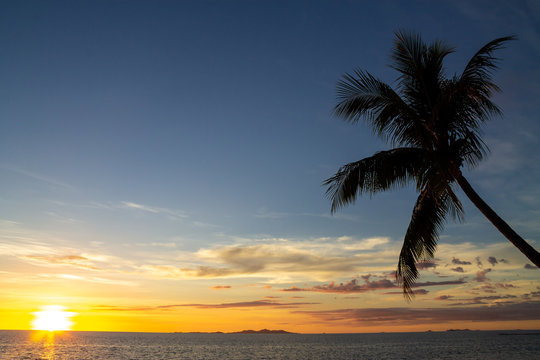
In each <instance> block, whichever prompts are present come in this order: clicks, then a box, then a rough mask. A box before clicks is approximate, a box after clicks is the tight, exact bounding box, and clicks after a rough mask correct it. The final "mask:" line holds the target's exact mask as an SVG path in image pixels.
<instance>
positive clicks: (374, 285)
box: [281, 278, 465, 294]
mask: <svg viewBox="0 0 540 360" xmlns="http://www.w3.org/2000/svg"><path fill="white" fill-rule="evenodd" d="M461 284H465V281H464V280H463V279H459V280H451V281H427V282H420V283H416V284H415V285H413V287H426V286H446V285H461ZM399 287H400V286H399V285H398V284H397V283H396V282H395V281H392V280H388V279H380V280H375V281H370V280H369V278H368V279H365V282H364V283H363V284H361V283H359V282H358V280H357V279H352V280H351V281H348V282H346V283H339V284H336V283H335V282H333V281H332V282H330V283H329V284H323V285H316V286H312V287H307V288H299V287H296V286H292V287H290V288H286V289H282V290H281V291H287V292H295V291H311V292H322V293H342V294H350V293H363V292H366V291H372V290H381V289H395V288H399ZM423 291H425V290H423ZM423 291H419V293H422V292H423Z"/></svg>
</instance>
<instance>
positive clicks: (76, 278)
mask: <svg viewBox="0 0 540 360" xmlns="http://www.w3.org/2000/svg"><path fill="white" fill-rule="evenodd" d="M38 276H39V277H40V278H45V279H47V278H51V279H62V280H72V281H86V282H92V283H98V284H105V285H115V286H118V285H120V286H136V285H137V283H136V282H133V281H127V280H116V279H108V278H103V277H95V276H90V277H89V276H81V275H73V274H38Z"/></svg>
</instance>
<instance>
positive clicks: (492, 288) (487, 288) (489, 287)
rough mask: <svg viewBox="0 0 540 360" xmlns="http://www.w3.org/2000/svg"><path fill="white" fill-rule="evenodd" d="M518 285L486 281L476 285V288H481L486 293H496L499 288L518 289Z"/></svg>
mask: <svg viewBox="0 0 540 360" xmlns="http://www.w3.org/2000/svg"><path fill="white" fill-rule="evenodd" d="M516 288H518V286H516V285H512V284H508V283H486V284H483V285H481V286H478V287H475V288H474V290H480V291H483V292H485V293H495V292H497V290H498V289H516Z"/></svg>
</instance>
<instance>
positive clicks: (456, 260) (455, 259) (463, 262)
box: [452, 258, 471, 265]
mask: <svg viewBox="0 0 540 360" xmlns="http://www.w3.org/2000/svg"><path fill="white" fill-rule="evenodd" d="M452 264H454V265H471V262H470V261H461V260H459V259H458V258H452Z"/></svg>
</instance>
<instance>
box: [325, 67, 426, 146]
mask: <svg viewBox="0 0 540 360" xmlns="http://www.w3.org/2000/svg"><path fill="white" fill-rule="evenodd" d="M337 93H338V104H337V105H336V106H335V108H334V112H335V114H336V115H337V116H339V117H341V118H343V119H344V120H346V121H349V122H352V123H356V122H358V121H359V120H360V119H365V120H366V122H367V123H368V124H369V125H370V126H371V128H372V130H373V132H374V133H375V134H376V135H378V136H380V137H381V138H383V139H384V140H386V141H389V142H390V143H392V144H394V145H399V146H421V145H424V144H423V142H425V139H428V138H429V137H430V135H429V134H424V133H423V131H424V129H422V128H420V127H419V124H418V122H416V121H414V119H415V118H417V114H416V112H414V111H413V110H412V109H411V108H409V106H408V104H407V103H406V102H405V101H403V99H402V98H401V97H400V96H399V94H398V93H396V92H395V91H394V90H393V89H392V88H391V87H390V86H389V85H388V84H386V83H384V82H383V81H381V80H379V79H377V78H375V77H374V76H372V75H371V74H370V73H368V72H365V71H362V70H356V71H355V72H354V73H353V74H345V75H344V76H343V80H341V81H339V82H338V84H337ZM411 134H413V135H411Z"/></svg>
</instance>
